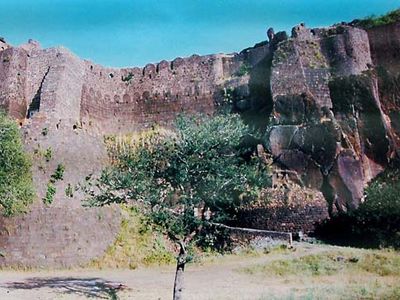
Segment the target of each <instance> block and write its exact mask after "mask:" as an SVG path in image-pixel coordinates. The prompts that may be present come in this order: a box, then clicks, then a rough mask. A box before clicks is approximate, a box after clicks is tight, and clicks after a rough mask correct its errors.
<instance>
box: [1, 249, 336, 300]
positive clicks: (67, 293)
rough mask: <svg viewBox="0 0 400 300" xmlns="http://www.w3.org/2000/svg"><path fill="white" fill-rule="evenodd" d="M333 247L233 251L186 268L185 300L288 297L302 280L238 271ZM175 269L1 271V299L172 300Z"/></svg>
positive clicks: (169, 267) (171, 267) (172, 267)
mask: <svg viewBox="0 0 400 300" xmlns="http://www.w3.org/2000/svg"><path fill="white" fill-rule="evenodd" d="M333 248H336V247H330V246H316V245H307V244H302V245H297V246H296V251H294V252H290V253H288V252H282V253H280V252H277V253H271V254H265V255H257V256H252V255H229V256H224V257H217V258H212V259H208V260H206V262H204V263H202V264H189V265H187V268H186V272H185V287H186V289H185V299H196V300H197V299H213V300H214V299H225V300H226V299H282V298H283V299H286V297H289V296H290V295H292V294H291V293H292V292H291V291H294V290H296V289H297V288H298V284H299V283H298V282H297V281H290V280H287V279H284V278H283V279H282V278H272V279H271V278H270V279H268V278H266V277H263V276H254V275H252V274H248V273H246V272H240V271H239V270H240V269H241V268H243V267H248V266H252V265H259V264H264V263H267V262H268V261H271V260H276V259H280V258H285V257H290V258H293V257H295V256H302V255H307V254H312V253H320V252H323V251H328V250H331V249H333ZM174 272H175V267H174V266H166V267H154V268H140V269H137V270H86V269H83V270H68V271H35V272H32V271H28V272H23V271H1V272H0V299H2V300H34V299H35V300H36V299H40V300H50V299H51V300H53V299H88V298H89V299H93V298H98V299H146V300H150V299H172V285H173V280H174ZM338 280H339V281H340V280H341V279H340V278H338ZM328 284H329V283H328ZM285 295H286V296H285ZM287 295H288V296H287ZM296 295H297V294H296ZM283 296H284V297H283ZM328 298H329V297H328ZM328 298H327V299H328ZM293 299H298V298H297V297H296V298H293Z"/></svg>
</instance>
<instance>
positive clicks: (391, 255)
mask: <svg viewBox="0 0 400 300" xmlns="http://www.w3.org/2000/svg"><path fill="white" fill-rule="evenodd" d="M240 271H242V272H244V273H248V274H263V275H267V276H278V277H284V276H285V277H286V276H301V277H314V276H332V275H337V274H338V273H355V274H358V273H363V274H365V273H370V274H374V275H378V276H400V254H399V253H398V252H395V251H366V250H365V251H358V252H346V251H339V252H338V251H329V252H324V253H320V254H313V255H305V256H302V257H298V258H292V259H278V260H274V261H271V262H269V263H266V264H262V265H254V266H250V267H246V268H243V269H241V270H240Z"/></svg>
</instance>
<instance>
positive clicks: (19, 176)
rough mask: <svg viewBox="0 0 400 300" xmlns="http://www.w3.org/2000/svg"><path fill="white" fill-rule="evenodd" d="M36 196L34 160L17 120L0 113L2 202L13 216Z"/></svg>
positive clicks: (0, 186) (0, 197)
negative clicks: (34, 188) (32, 168)
mask: <svg viewBox="0 0 400 300" xmlns="http://www.w3.org/2000/svg"><path fill="white" fill-rule="evenodd" d="M33 197H34V192H33V185H32V175H31V162H30V159H29V157H28V155H27V154H26V153H25V152H24V149H23V145H22V141H21V136H20V132H19V129H18V126H17V125H16V124H15V122H14V121H13V120H11V119H9V118H8V117H7V116H6V115H5V114H4V113H0V206H1V212H2V213H3V214H4V215H6V216H10V215H13V214H16V213H19V212H22V211H24V210H25V208H26V207H27V206H28V205H29V204H30V203H31V202H32V200H33Z"/></svg>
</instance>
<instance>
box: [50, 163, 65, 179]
mask: <svg viewBox="0 0 400 300" xmlns="http://www.w3.org/2000/svg"><path fill="white" fill-rule="evenodd" d="M64 172H65V166H64V165H63V164H58V165H57V168H56V170H55V171H54V174H52V175H51V181H52V182H53V183H54V182H56V181H57V180H63V179H64Z"/></svg>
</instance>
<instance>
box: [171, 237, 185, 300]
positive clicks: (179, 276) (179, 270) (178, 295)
mask: <svg viewBox="0 0 400 300" xmlns="http://www.w3.org/2000/svg"><path fill="white" fill-rule="evenodd" d="M179 246H180V248H181V249H180V251H179V256H178V259H177V263H176V273H175V283H174V298H173V299H174V300H182V299H183V298H182V292H183V275H184V273H183V272H184V271H185V264H186V249H185V245H184V243H183V242H179Z"/></svg>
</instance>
